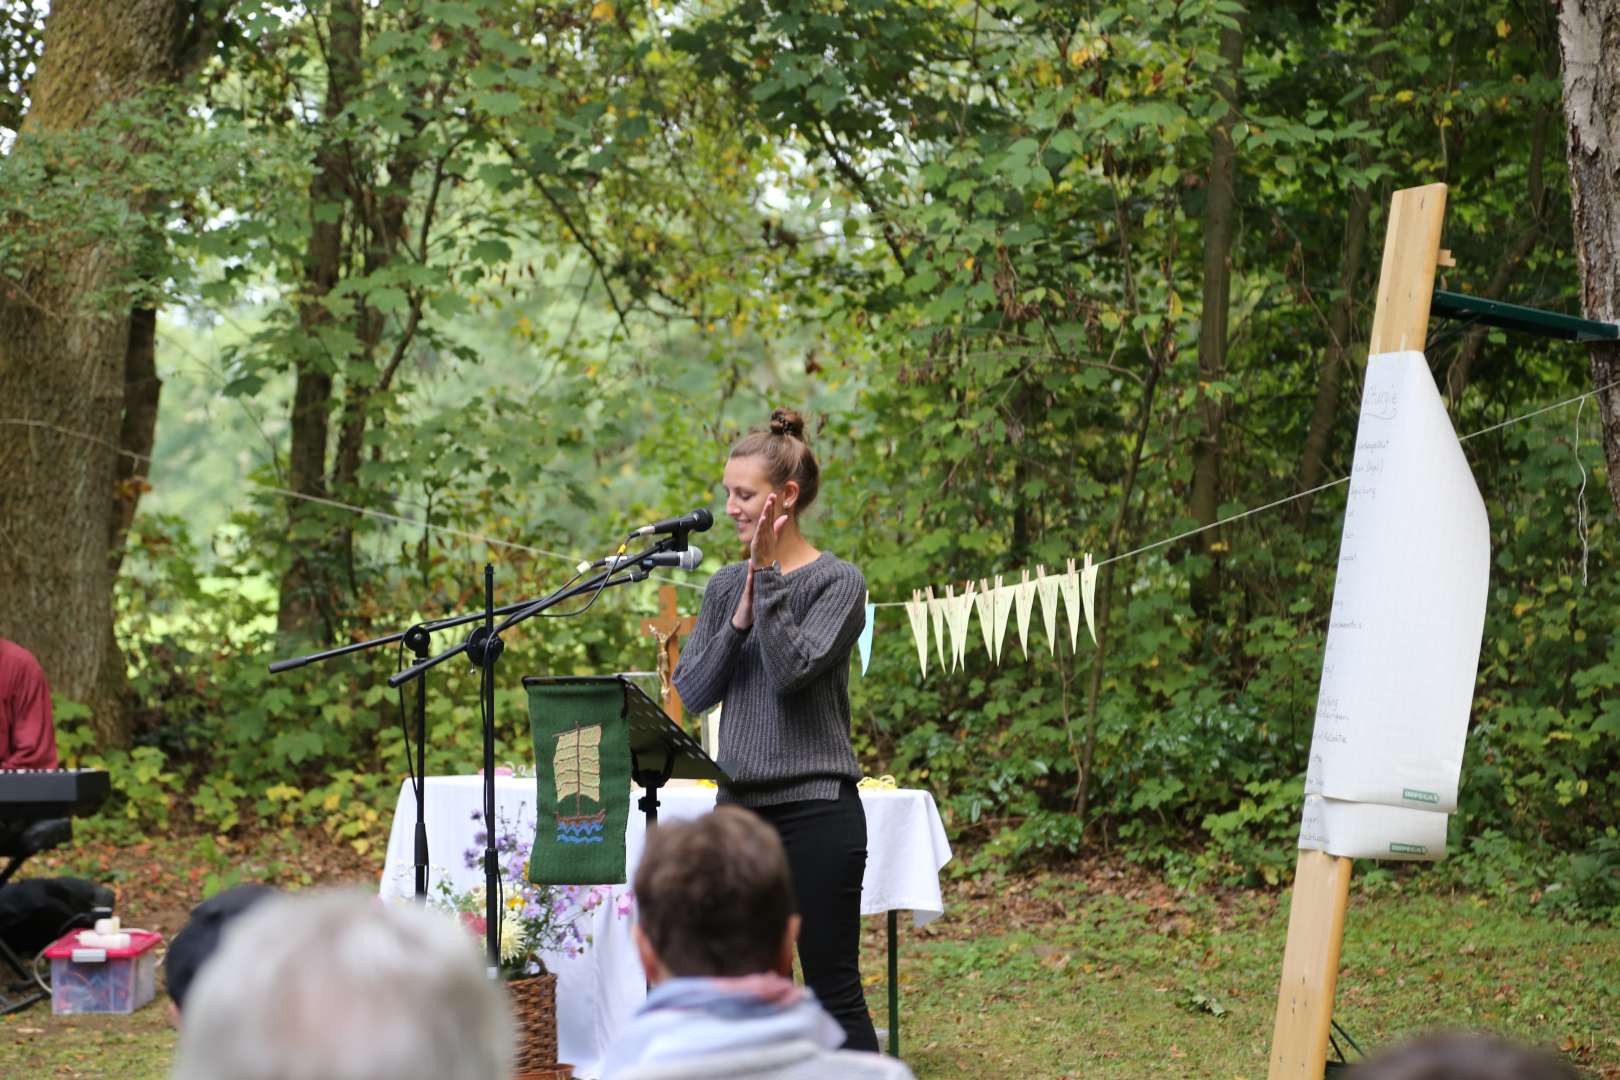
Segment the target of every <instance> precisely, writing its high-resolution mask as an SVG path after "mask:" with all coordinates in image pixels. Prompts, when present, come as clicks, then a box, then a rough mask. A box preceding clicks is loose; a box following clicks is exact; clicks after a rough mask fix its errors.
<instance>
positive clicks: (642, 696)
mask: <svg viewBox="0 0 1620 1080" xmlns="http://www.w3.org/2000/svg"><path fill="white" fill-rule="evenodd" d="M609 683H611V684H616V685H617V686H618V687H619V692H620V693H621V694H622V695H623V702H624V714H625V718H626V719H627V720H628V721H629V727H630V775H631V777H633V778H634V779H635V781H636V783H638V784H640V785H641V789H642V796H641V798H640V799H639V800H638V801H637V803H636V805H637V807H638V808H639V809H640V810H641V811H642V813H644V814H646V816H647V827H648V828H649V829H651V828H656V827H657V825H658V789H659V788H661V787H663V786H664V785H665V784H666V783H668V782H669V781H671V780H712V781H714V782H715V783H717V784H724V783H728V782H729V781H730V780H731V777H729V776H727V775H726V772H725V770H724V769H722V768H720V766H719V765H716V764H715V762H714V759H713V758H711V757H710V756H709V755H708V754H706V753H704V752H703V747H702V746H700V745H699V744H698V741H697V740H696V739H694V738H692V736H690V735H688V734H687V733H686V732H685V731H683V730H682V729H681V727H680V725H679V724H677V723H675V721H674V720H671V719H670V717H669V714H668V713H666V712H665V711H664V710H663V709H662V708H660V707H659V705H658V703H657V702H656V701H654V700H653V699H652V698H650V697H648V696H647V693H646V691H644V690H642V688H641V687H639V686H637V685H636V684H635V683H634V682H632V681H631V680H630V678H629V677H628V676H626V675H527V676H525V677H524V679H523V685H524V686H578V685H580V684H595V685H605V684H609Z"/></svg>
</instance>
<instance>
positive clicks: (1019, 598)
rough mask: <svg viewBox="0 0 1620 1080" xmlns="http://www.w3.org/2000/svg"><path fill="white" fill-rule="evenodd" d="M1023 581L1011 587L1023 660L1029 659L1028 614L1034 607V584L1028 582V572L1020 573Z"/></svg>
mask: <svg viewBox="0 0 1620 1080" xmlns="http://www.w3.org/2000/svg"><path fill="white" fill-rule="evenodd" d="M1022 573H1023V575H1024V579H1023V580H1022V581H1020V582H1019V583H1018V584H1017V585H1015V586H1013V589H1014V592H1013V596H1014V598H1015V600H1016V602H1017V604H1018V644H1020V645H1022V646H1023V647H1024V659H1026V660H1027V659H1029V613H1030V610H1031V609H1032V608H1033V607H1034V606H1035V589H1036V583H1035V582H1033V581H1031V580H1029V571H1028V570H1025V571H1022Z"/></svg>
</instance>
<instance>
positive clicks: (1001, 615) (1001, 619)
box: [994, 574, 1013, 664]
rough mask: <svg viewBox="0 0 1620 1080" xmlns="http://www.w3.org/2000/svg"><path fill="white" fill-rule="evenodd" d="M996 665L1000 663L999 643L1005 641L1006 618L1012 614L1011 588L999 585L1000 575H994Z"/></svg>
mask: <svg viewBox="0 0 1620 1080" xmlns="http://www.w3.org/2000/svg"><path fill="white" fill-rule="evenodd" d="M994 606H995V612H996V634H995V638H996V663H998V664H999V663H1001V643H1002V642H1003V641H1006V640H1007V616H1008V615H1010V614H1012V609H1013V587H1012V586H1011V585H1003V584H1002V583H1001V575H1000V574H997V575H996V602H995V605H994Z"/></svg>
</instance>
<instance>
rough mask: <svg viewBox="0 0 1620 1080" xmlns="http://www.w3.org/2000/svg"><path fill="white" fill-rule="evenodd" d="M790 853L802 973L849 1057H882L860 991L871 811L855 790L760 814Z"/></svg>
mask: <svg viewBox="0 0 1620 1080" xmlns="http://www.w3.org/2000/svg"><path fill="white" fill-rule="evenodd" d="M755 813H757V814H759V816H760V817H762V818H764V819H765V820H766V821H768V822H769V823H770V824H771V826H772V827H773V828H775V829H776V832H777V835H779V836H780V837H781V838H782V846H783V847H785V848H787V857H788V866H789V868H790V869H791V870H792V873H793V891H794V893H795V894H796V896H797V898H798V901H799V917H800V919H801V920H802V924H801V925H800V927H799V967H800V969H802V970H803V972H804V981H805V984H806V985H807V986H809V987H810V989H811V991H812V992H814V993H815V995H816V999H817V1000H818V1001H820V1002H821V1006H822V1008H824V1009H826V1010H827V1011H828V1012H829V1013H831V1014H832V1016H833V1019H835V1020H837V1021H838V1023H839V1024H840V1025H842V1026H843V1029H844V1039H845V1042H844V1048H845V1049H847V1050H873V1051H875V1050H877V1048H878V1043H877V1032H875V1031H874V1030H873V1029H872V1017H871V1015H870V1014H869V1013H868V1012H867V1011H866V992H865V991H864V990H863V989H862V988H861V878H862V877H864V876H865V874H866V811H865V810H864V809H863V808H862V807H861V798H860V794H859V793H858V792H857V791H856V790H855V785H854V784H853V783H849V782H845V783H844V785H843V786H842V788H841V789H840V790H839V794H838V798H836V799H806V800H804V801H802V802H791V803H782V804H780V805H777V806H762V807H759V808H757V809H756V810H755Z"/></svg>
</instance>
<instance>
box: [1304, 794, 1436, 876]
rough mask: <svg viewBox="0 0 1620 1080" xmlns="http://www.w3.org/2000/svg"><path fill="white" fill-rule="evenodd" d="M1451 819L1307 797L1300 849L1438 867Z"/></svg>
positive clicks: (1419, 811)
mask: <svg viewBox="0 0 1620 1080" xmlns="http://www.w3.org/2000/svg"><path fill="white" fill-rule="evenodd" d="M1450 820H1451V815H1450V814H1434V813H1430V812H1429V811H1427V810H1408V809H1406V808H1405V807H1401V806H1382V805H1379V804H1378V803H1358V802H1341V801H1340V800H1338V799H1324V798H1322V797H1321V796H1320V795H1307V796H1305V813H1304V815H1303V817H1302V818H1301V819H1300V825H1299V846H1300V847H1302V848H1306V849H1308V850H1310V851H1325V852H1327V853H1328V854H1329V855H1340V856H1343V857H1344V858H1347V859H1402V860H1407V861H1429V862H1434V861H1438V860H1440V859H1443V858H1445V857H1446V823H1447V822H1449V821H1450Z"/></svg>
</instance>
